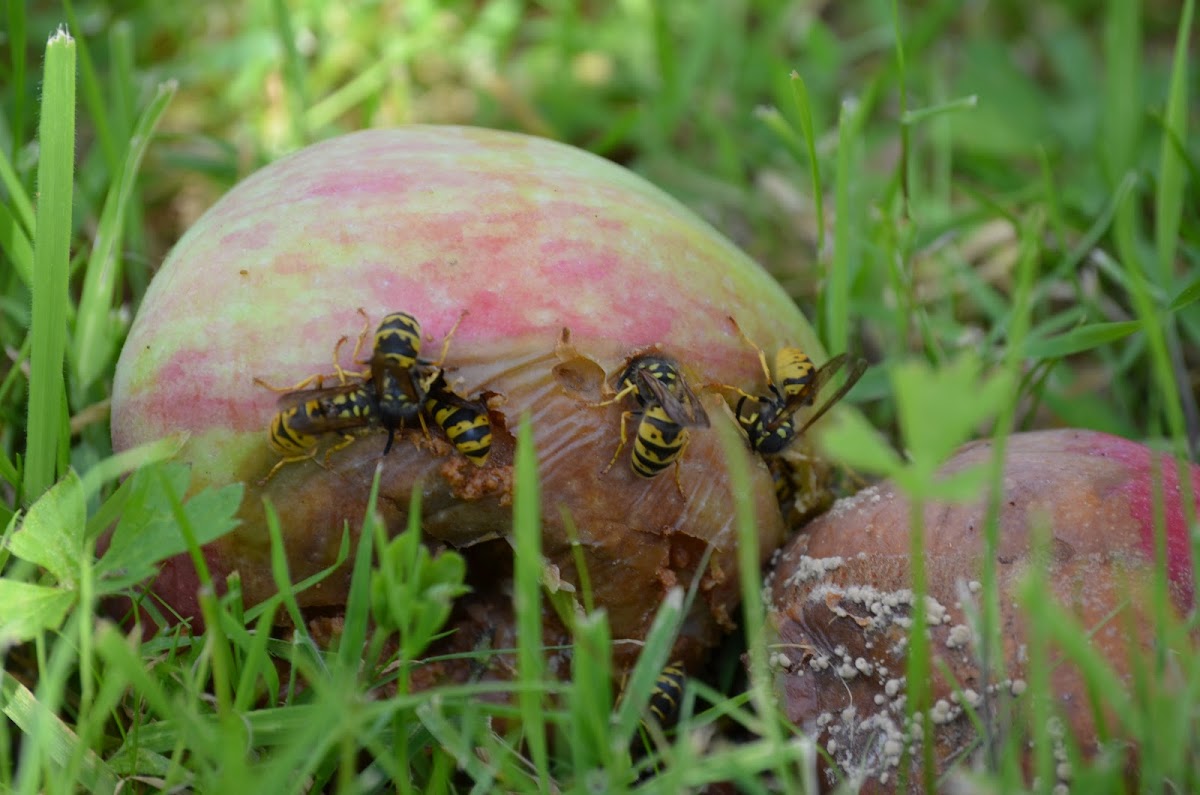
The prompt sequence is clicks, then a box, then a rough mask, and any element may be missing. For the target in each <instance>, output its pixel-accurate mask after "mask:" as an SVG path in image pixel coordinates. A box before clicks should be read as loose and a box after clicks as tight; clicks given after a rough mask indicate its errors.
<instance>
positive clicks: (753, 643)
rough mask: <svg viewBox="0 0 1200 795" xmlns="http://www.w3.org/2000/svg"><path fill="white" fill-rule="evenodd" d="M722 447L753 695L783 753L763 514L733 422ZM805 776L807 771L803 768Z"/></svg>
mask: <svg viewBox="0 0 1200 795" xmlns="http://www.w3.org/2000/svg"><path fill="white" fill-rule="evenodd" d="M717 430H718V431H719V439H720V442H721V451H722V453H723V458H724V461H725V467H726V472H727V473H728V476H729V486H730V491H731V492H732V493H733V495H734V498H733V507H734V520H735V522H736V525H737V534H738V535H737V537H738V544H737V564H738V581H739V585H740V587H741V596H742V626H743V627H744V629H743V631H744V633H745V635H746V654H747V656H748V658H749V664H748V665H747V669H748V672H749V676H750V700H751V702H752V703H753V704H754V706H755V709H756V711H757V713H758V718H759V721H760V726H759V734H761V735H762V736H763V738H764V739H765V740H766V741H767V742H768V743H769V746H770V747H771V748H772V749H774V750H775V751H776V752H777V753H778V754H779V755H780V756H781V757H782V756H783V754H784V753H785V749H786V743H785V740H784V736H783V731H782V729H781V722H780V720H779V719H778V718H777V715H778V713H779V708H778V706H777V704H776V698H777V694H776V692H775V687H774V681H775V680H774V676H773V675H772V673H771V670H770V666H769V664H768V662H767V638H766V605H765V604H764V603H763V584H762V576H761V572H762V565H763V555H762V549H761V547H760V545H759V538H758V526H759V525H758V517H757V516H755V514H754V498H753V494H754V489H753V487H752V485H751V481H750V469H749V461H748V460H747V457H746V453H745V452H744V451H745V449H746V445H745V442H744V440H743V439H742V437H741V435H740V434H739V433H738V432H737V430H735V429H734V427H733V425H732V424H730V423H717ZM776 772H777V774H778V775H779V777H780V783H781V785H782V787H781V788H782V790H783V791H784V792H798V791H799V790H798V788H797V786H798V785H797V781H796V779H795V771H794V770H793V768H792V767H791V766H790V765H782V764H781V765H779V766H778V768H777V770H776ZM801 776H802V777H807V775H806V774H805V773H804V772H803V771H801Z"/></svg>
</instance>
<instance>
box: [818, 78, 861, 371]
mask: <svg viewBox="0 0 1200 795" xmlns="http://www.w3.org/2000/svg"><path fill="white" fill-rule="evenodd" d="M864 107H866V106H865V105H863V104H861V103H860V102H859V101H858V100H855V99H847V100H846V101H844V102H843V103H842V108H841V115H840V116H839V118H838V152H837V171H836V174H835V176H834V203H835V205H836V215H835V217H834V222H833V259H832V261H831V262H830V263H829V268H828V270H827V271H826V273H825V290H824V291H823V292H822V294H821V299H822V302H823V304H824V312H822V316H821V319H822V320H823V321H824V325H825V328H824V329H823V331H824V339H825V342H826V344H827V346H828V348H829V351H830V353H841V352H842V351H845V350H846V348H847V346H848V345H849V343H850V285H851V283H852V281H853V276H854V272H856V271H857V270H858V265H859V258H860V255H861V246H860V244H859V242H858V240H859V235H858V233H857V230H860V229H863V228H865V226H866V224H865V222H864V213H863V212H862V208H861V207H860V206H858V205H859V202H858V201H857V197H858V194H859V188H860V184H859V174H860V167H861V162H860V161H861V157H862V155H861V152H860V145H861V143H862V142H861V135H862V121H863V109H864Z"/></svg>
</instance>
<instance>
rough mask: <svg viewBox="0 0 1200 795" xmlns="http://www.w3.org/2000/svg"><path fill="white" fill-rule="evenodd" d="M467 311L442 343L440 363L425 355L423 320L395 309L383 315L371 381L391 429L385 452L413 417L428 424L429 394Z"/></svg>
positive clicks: (381, 414) (382, 419) (382, 422)
mask: <svg viewBox="0 0 1200 795" xmlns="http://www.w3.org/2000/svg"><path fill="white" fill-rule="evenodd" d="M465 315H466V312H463V314H462V315H460V316H459V318H458V320H457V321H456V322H455V323H454V326H453V327H452V328H451V329H450V331H449V333H447V334H446V338H445V340H443V342H442V352H441V356H440V357H439V358H438V360H437V361H436V362H431V361H428V360H426V359H422V358H421V323H420V321H418V320H417V319H416V318H415V317H413V316H412V315H410V314H409V313H408V312H393V313H391V314H389V315H387V316H385V317H384V318H383V320H382V321H380V323H379V327H378V328H377V329H376V331H375V341H374V348H373V350H372V353H371V358H370V361H369V364H370V380H371V381H372V382H373V383H374V389H375V399H376V401H377V403H378V405H379V423H380V425H382V426H383V427H384V429H385V430H386V431H387V432H388V438H387V443H386V444H385V445H384V447H383V454H384V455H387V454H388V453H389V452H390V451H391V449H392V442H393V441H394V440H395V438H396V431H397V429H399V428H402V427H404V426H405V425H407V424H408V423H411V422H412V421H413V420H419V421H420V422H421V424H422V427H423V426H424V419H423V417H422V416H421V410H422V408H423V407H424V406H425V403H426V393H427V392H428V390H429V387H430V385H431V384H433V383H434V382H435V381H436V380H437V378H438V377H439V376H440V372H441V365H442V362H443V361H445V359H446V352H447V351H448V350H449V348H450V338H451V337H452V336H454V331H455V329H457V328H458V324H459V323H461V322H462V318H463V316H465Z"/></svg>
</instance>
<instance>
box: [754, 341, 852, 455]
mask: <svg viewBox="0 0 1200 795" xmlns="http://www.w3.org/2000/svg"><path fill="white" fill-rule="evenodd" d="M849 361H850V354H848V353H839V354H838V355H837V356H834V357H833V358H832V359H830V360H829V361H827V362H826V363H825V364H823V365H821V368H820V369H819V370H817V371H816V372H815V373H813V376H812V380H811V381H809V382H808V383H807V384H805V385H804V388H803V389H801V390H799V391H797V392H796V393H794V394H792V395H789V396H788V398H787V400H786V401H785V402H784V404H783V407H782V408H780V410H779V412H778V413H777V414H776V415H775V416H774V417H772V418H771V421H770V422H768V423H767V424H766V425H765V426H763V435H764V436H766V435H768V434H771V433H773V432H774V431H775V430H776V429H777V428H778V427H779V426H781V425H783V423H785V422H787V421H788V420H789V419H790V418H791V416H792V415H793V414H795V413H796V412H797V411H799V410H800V407H801V406H805V405H811V404H812V402H813V400H814V399H815V398H816V397H817V395H818V394H819V393H820V391H821V389H822V388H823V387H824V386H825V385H826V384H828V383H829V381H830V380H831V379H832V378H833V377H834V376H835V375H837V374H838V372H839V371H840V370H841V369H842V368H843V367H844V366H845V365H846V363H847V362H849ZM866 368H867V362H866V360H865V359H858V360H857V361H856V362H855V363H854V365H853V367H852V368H851V371H850V373H849V375H848V377H847V378H846V383H844V384H843V385H842V386H841V388H840V389H838V391H837V392H836V393H835V394H834V395H833V396H832V397H831V398H830V399H829V400H827V401H825V403H824V405H822V406H821V408H819V409H817V412H816V413H815V414H813V415H812V417H810V418H809V419H808V420H807V421H806V422H805V423H804V428H806V429H807V428H808V426H810V425H812V424H813V423H814V422H816V421H817V419H818V418H820V416H821V415H822V414H824V413H825V412H826V411H828V410H829V409H830V407H831V406H833V404H834V403H836V402H837V401H839V400H841V399H842V397H843V396H844V395H845V394H846V393H847V392H849V391H850V387H852V386H854V383H855V382H856V381H858V379H859V378H861V377H862V374H863V371H864V370H866ZM800 433H803V430H798V431H797V434H800Z"/></svg>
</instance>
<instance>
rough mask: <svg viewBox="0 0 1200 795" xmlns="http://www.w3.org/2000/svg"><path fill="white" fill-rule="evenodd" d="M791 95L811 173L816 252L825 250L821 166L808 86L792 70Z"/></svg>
mask: <svg viewBox="0 0 1200 795" xmlns="http://www.w3.org/2000/svg"><path fill="white" fill-rule="evenodd" d="M791 84H792V95H793V96H794V97H795V98H796V112H797V114H798V115H799V119H800V134H801V135H802V136H803V137H804V149H805V151H806V152H808V168H809V172H810V173H811V175H812V198H813V205H814V212H815V214H816V218H817V254H818V256H819V255H820V252H822V251H824V250H825V196H824V193H823V191H822V190H821V166H820V161H818V160H817V130H816V126H815V125H814V124H813V119H812V101H811V100H810V99H809V96H808V86H807V85H805V83H804V78H802V77H801V76H800V74H799V73H798V72H792V80H791Z"/></svg>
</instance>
